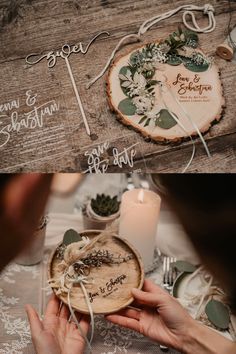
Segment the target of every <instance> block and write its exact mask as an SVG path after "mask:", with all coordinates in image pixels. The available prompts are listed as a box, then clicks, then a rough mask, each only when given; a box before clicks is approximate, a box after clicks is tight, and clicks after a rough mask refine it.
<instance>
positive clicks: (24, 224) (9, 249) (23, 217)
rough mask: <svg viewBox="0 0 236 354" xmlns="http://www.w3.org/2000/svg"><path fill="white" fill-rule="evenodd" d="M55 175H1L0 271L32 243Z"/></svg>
mask: <svg viewBox="0 0 236 354" xmlns="http://www.w3.org/2000/svg"><path fill="white" fill-rule="evenodd" d="M52 176H53V175H46V174H45V175H43V174H21V175H13V176H4V175H2V176H1V179H0V183H1V185H0V235H1V249H0V271H1V270H2V268H3V267H4V266H5V265H6V264H7V263H9V262H10V261H11V260H12V259H14V257H16V256H17V254H18V253H19V252H20V251H22V249H23V248H24V246H25V245H26V244H27V245H28V244H29V243H30V240H31V239H32V235H33V233H34V231H35V230H36V228H37V226H38V223H39V220H40V217H42V215H43V213H44V209H45V204H46V202H47V199H48V195H49V192H50V185H51V180H52Z"/></svg>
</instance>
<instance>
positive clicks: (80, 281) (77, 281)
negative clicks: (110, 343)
mask: <svg viewBox="0 0 236 354" xmlns="http://www.w3.org/2000/svg"><path fill="white" fill-rule="evenodd" d="M69 281H70V282H71V283H72V284H79V285H80V287H81V290H82V292H83V294H84V298H85V302H86V305H87V307H88V310H89V314H90V318H91V336H90V340H88V338H87V336H86V335H85V334H84V332H83V330H82V328H81V326H80V324H79V321H78V320H77V318H76V316H75V312H74V310H73V308H72V306H71V290H72V289H73V286H72V288H71V289H70V290H69V291H68V294H67V302H68V307H69V310H70V313H71V317H72V318H73V320H74V322H75V324H76V326H77V327H78V329H79V331H80V333H81V336H82V337H83V339H84V341H85V343H86V344H87V346H88V349H89V353H92V345H91V344H92V341H93V337H94V314H93V309H92V306H91V304H90V300H89V297H88V293H87V290H86V288H85V286H84V284H88V283H89V281H88V279H87V277H85V276H83V275H81V276H78V277H77V278H76V279H70V280H69Z"/></svg>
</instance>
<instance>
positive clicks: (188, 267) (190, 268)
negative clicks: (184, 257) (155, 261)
mask: <svg viewBox="0 0 236 354" xmlns="http://www.w3.org/2000/svg"><path fill="white" fill-rule="evenodd" d="M171 266H172V267H173V268H176V269H177V270H178V271H179V272H185V273H193V272H195V270H196V269H197V268H196V267H195V266H194V265H192V264H190V263H188V262H185V261H177V262H174V263H172V265H171Z"/></svg>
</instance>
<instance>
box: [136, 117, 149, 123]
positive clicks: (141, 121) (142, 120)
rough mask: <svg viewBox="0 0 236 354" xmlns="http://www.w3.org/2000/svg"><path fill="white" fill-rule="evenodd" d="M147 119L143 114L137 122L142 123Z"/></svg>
mask: <svg viewBox="0 0 236 354" xmlns="http://www.w3.org/2000/svg"><path fill="white" fill-rule="evenodd" d="M146 119H147V117H146V116H144V117H143V118H141V119H140V121H139V122H138V124H142V123H144V122H145V120H146Z"/></svg>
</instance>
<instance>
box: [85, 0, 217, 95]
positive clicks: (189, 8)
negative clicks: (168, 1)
mask: <svg viewBox="0 0 236 354" xmlns="http://www.w3.org/2000/svg"><path fill="white" fill-rule="evenodd" d="M181 10H185V11H184V13H183V23H184V25H185V27H186V28H188V29H189V30H191V31H193V32H197V33H210V32H212V31H214V30H215V28H216V19H215V15H214V12H215V9H214V7H213V6H212V5H210V4H205V5H204V6H195V5H183V6H179V7H177V8H176V9H174V10H171V11H168V12H166V13H164V14H161V15H158V16H155V17H153V18H151V19H149V20H147V21H145V22H144V23H143V24H142V25H141V27H140V28H139V31H138V33H137V34H130V35H127V36H125V37H123V38H122V39H121V40H120V42H119V43H118V44H117V46H116V47H115V49H114V51H113V52H112V54H111V56H110V58H109V59H108V61H107V63H106V65H105V67H104V69H103V70H102V71H101V72H100V74H98V75H97V76H96V77H95V78H94V79H93V80H92V81H90V82H89V84H88V85H87V88H90V87H91V86H92V85H93V84H94V83H95V82H96V81H98V80H99V79H100V78H101V77H102V76H103V75H104V74H105V72H106V71H107V69H108V68H109V66H110V65H111V63H112V61H113V59H114V57H115V55H116V53H117V52H118V50H119V49H120V47H121V45H122V44H123V42H124V41H125V40H127V39H129V38H135V39H137V40H138V41H141V36H142V35H143V34H145V33H146V32H147V31H148V30H149V29H150V28H151V27H153V26H154V25H156V24H157V23H159V22H160V21H162V20H165V19H168V18H170V17H172V16H174V15H175V14H177V13H178V12H180V11H181ZM193 11H202V12H203V14H204V15H207V16H208V19H209V25H208V26H207V27H205V28H200V26H199V25H198V23H197V20H196V17H195V14H194V12H193ZM187 16H190V17H191V20H192V24H193V25H190V24H189V23H188V21H187Z"/></svg>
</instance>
